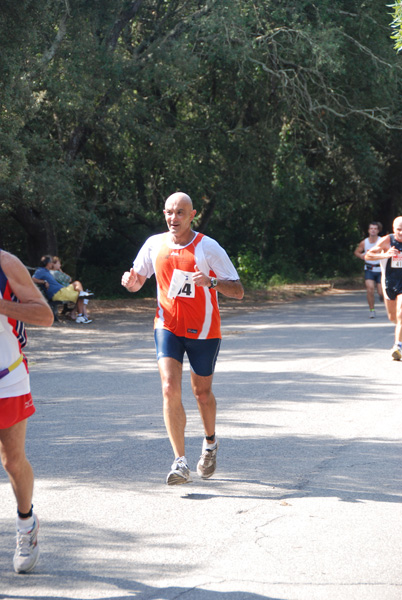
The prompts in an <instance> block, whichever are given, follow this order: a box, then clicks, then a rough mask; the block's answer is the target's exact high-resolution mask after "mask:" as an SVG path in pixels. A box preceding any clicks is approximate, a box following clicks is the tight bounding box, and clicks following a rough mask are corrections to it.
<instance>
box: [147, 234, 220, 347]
mask: <svg viewBox="0 0 402 600" xmlns="http://www.w3.org/2000/svg"><path fill="white" fill-rule="evenodd" d="M203 237H204V236H203V234H201V233H198V234H196V235H195V237H194V239H193V241H192V242H191V243H190V244H188V245H187V246H185V247H182V248H171V247H169V245H168V243H167V242H168V234H164V235H163V237H162V240H161V242H162V243H161V245H160V248H159V251H158V253H157V255H156V259H155V275H156V281H157V285H158V308H157V310H156V316H155V328H163V329H168V330H169V331H171V332H172V333H174V334H175V335H177V336H182V337H187V338H192V339H212V338H220V337H221V328H220V315H219V309H218V300H217V294H216V290H214V289H209V288H207V287H202V286H196V285H195V284H194V282H193V273H194V272H195V270H196V269H195V266H196V264H197V247H198V246H199V244H200V243H201V241H202V239H203ZM208 275H209V276H210V277H214V276H216V274H215V273H214V272H213V271H212V270H209V272H208ZM172 282H173V283H172ZM174 283H176V290H173V291H172V287H173V284H174ZM169 290H170V293H169ZM169 296H170V297H169Z"/></svg>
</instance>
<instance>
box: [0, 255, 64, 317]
mask: <svg viewBox="0 0 402 600" xmlns="http://www.w3.org/2000/svg"><path fill="white" fill-rule="evenodd" d="M0 264H1V268H2V269H3V271H4V274H5V275H6V277H7V279H8V281H9V284H10V286H11V289H12V290H13V292H14V294H15V295H16V296H17V298H18V300H19V302H11V301H10V300H4V299H3V298H1V299H0V313H1V314H2V315H5V316H6V317H10V318H11V319H17V320H18V321H23V322H24V323H30V324H31V325H41V326H43V327H50V326H51V325H52V324H53V320H54V317H53V313H52V311H51V309H50V306H49V305H48V303H47V302H46V300H45V299H44V297H43V296H42V294H41V292H40V291H39V290H38V288H36V287H35V285H34V283H33V281H32V279H31V277H30V275H29V273H28V271H27V269H26V268H25V267H24V265H23V264H22V262H21V261H20V259H19V258H17V257H16V256H14V255H13V254H9V253H8V252H5V251H4V250H2V251H1V253H0Z"/></svg>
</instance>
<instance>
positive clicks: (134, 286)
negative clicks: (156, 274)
mask: <svg viewBox="0 0 402 600" xmlns="http://www.w3.org/2000/svg"><path fill="white" fill-rule="evenodd" d="M146 279H147V278H146V275H139V274H138V273H136V272H135V271H134V269H130V271H126V272H125V273H123V275H122V278H121V285H122V286H123V287H125V288H126V290H127V291H129V292H138V290H140V289H141V288H142V286H143V285H144V283H145V281H146Z"/></svg>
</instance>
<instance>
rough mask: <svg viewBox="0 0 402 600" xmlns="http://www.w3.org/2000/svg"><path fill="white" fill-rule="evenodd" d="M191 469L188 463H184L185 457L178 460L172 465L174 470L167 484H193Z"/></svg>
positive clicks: (169, 475) (167, 479)
mask: <svg viewBox="0 0 402 600" xmlns="http://www.w3.org/2000/svg"><path fill="white" fill-rule="evenodd" d="M192 481H193V480H192V479H191V475H190V469H189V468H188V465H187V463H185V462H184V460H183V457H182V456H180V457H179V458H176V460H175V461H174V463H173V464H172V470H171V471H170V473H168V476H167V478H166V483H167V484H168V485H180V484H182V483H191V482H192Z"/></svg>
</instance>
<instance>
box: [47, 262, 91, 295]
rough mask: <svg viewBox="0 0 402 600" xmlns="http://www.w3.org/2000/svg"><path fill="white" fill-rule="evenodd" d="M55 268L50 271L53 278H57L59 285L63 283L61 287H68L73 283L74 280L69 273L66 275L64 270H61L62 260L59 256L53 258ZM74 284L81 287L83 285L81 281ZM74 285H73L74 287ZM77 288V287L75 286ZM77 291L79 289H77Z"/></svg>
mask: <svg viewBox="0 0 402 600" xmlns="http://www.w3.org/2000/svg"><path fill="white" fill-rule="evenodd" d="M52 262H53V266H52V268H51V270H50V272H51V274H52V275H53V277H54V278H55V280H56V281H58V282H59V283H61V285H63V286H67V285H69V284H70V283H71V282H72V278H71V277H70V275H67V273H65V272H64V271H63V270H62V268H61V260H60V258H59V257H58V256H53V261H52ZM74 283H77V284H79V285H80V286H81V289H83V288H82V285H81V283H80V282H79V281H75V282H74ZM74 283H73V285H74ZM74 288H75V286H74ZM75 289H77V288H75Z"/></svg>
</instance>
